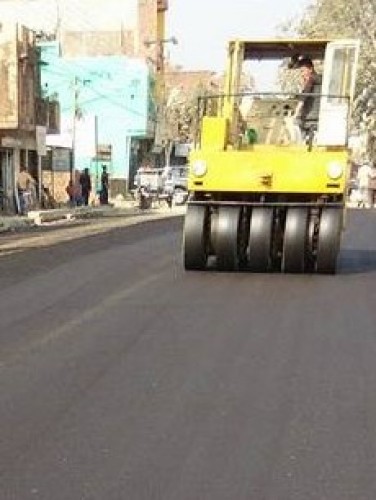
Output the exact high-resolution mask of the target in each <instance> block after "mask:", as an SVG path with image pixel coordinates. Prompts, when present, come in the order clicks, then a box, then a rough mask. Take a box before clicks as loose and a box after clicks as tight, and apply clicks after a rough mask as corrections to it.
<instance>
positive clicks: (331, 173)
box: [327, 161, 343, 181]
mask: <svg viewBox="0 0 376 500" xmlns="http://www.w3.org/2000/svg"><path fill="white" fill-rule="evenodd" d="M327 172H328V177H330V178H331V179H333V180H334V181H335V180H337V179H339V178H340V177H342V175H343V166H342V165H341V164H340V163H337V162H335V161H332V162H331V163H329V164H328V167H327Z"/></svg>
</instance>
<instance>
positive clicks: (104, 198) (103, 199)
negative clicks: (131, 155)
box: [99, 165, 110, 205]
mask: <svg viewBox="0 0 376 500" xmlns="http://www.w3.org/2000/svg"><path fill="white" fill-rule="evenodd" d="M109 182H110V181H109V176H108V172H107V167H106V166H105V165H103V166H102V175H101V191H100V195H99V201H100V204H101V205H108V188H109Z"/></svg>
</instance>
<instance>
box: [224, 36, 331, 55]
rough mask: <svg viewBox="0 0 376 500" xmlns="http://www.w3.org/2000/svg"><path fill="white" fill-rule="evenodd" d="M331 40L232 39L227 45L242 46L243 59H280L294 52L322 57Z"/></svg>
mask: <svg viewBox="0 0 376 500" xmlns="http://www.w3.org/2000/svg"><path fill="white" fill-rule="evenodd" d="M331 41H333V40H304V39H301V40H297V39H295V40H284V39H281V40H253V41H245V40H233V41H231V42H230V43H229V46H230V47H231V46H234V44H235V43H240V44H241V45H243V46H244V59H282V58H285V57H291V56H292V55H294V54H304V55H305V56H307V57H310V58H311V59H322V58H323V56H324V53H325V48H326V46H327V44H328V43H329V42H331Z"/></svg>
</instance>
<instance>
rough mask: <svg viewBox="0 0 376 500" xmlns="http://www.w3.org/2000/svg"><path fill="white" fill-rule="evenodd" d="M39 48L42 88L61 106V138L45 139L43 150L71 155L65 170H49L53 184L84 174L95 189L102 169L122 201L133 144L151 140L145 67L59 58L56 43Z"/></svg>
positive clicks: (115, 60)
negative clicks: (88, 176) (121, 196)
mask: <svg viewBox="0 0 376 500" xmlns="http://www.w3.org/2000/svg"><path fill="white" fill-rule="evenodd" d="M40 47H41V54H42V60H43V66H42V86H43V88H44V89H45V91H46V93H47V94H48V95H49V96H53V97H54V98H56V99H58V100H59V102H60V105H61V133H60V134H59V135H53V136H48V137H47V145H48V146H49V147H50V148H51V150H53V151H56V150H58V151H60V155H61V154H63V153H62V151H65V150H67V149H69V148H70V149H71V150H72V162H71V163H70V164H69V165H67V163H66V162H65V163H64V164H63V163H62V162H61V163H60V165H59V166H58V167H57V164H56V163H55V165H54V166H51V169H52V170H53V171H54V172H55V181H56V180H57V178H58V177H60V178H62V177H65V179H64V182H60V181H59V182H60V186H61V185H63V184H64V183H67V182H68V180H69V178H70V177H71V176H72V175H73V170H83V169H84V168H89V169H90V172H91V176H92V179H93V185H95V186H97V187H98V185H99V178H100V172H101V170H102V166H103V165H104V164H105V165H106V167H107V168H108V172H109V174H110V191H111V194H112V196H116V194H118V193H121V194H123V195H124V194H125V193H126V191H127V179H128V172H129V162H130V156H131V147H132V146H131V145H132V141H133V147H134V144H135V143H136V142H137V143H138V144H140V143H142V142H143V141H146V142H148V141H150V142H152V139H153V132H154V130H153V121H152V101H151V96H150V84H151V83H150V82H151V76H150V73H149V68H148V66H147V64H146V63H145V62H144V61H143V60H141V59H134V58H129V57H126V56H96V57H83V58H81V57H77V58H64V57H60V50H59V44H58V42H44V43H42V44H41V45H40ZM139 147H141V146H139ZM55 156H56V152H55ZM64 165H65V167H64ZM58 172H59V173H58ZM55 187H56V186H55ZM55 190H56V189H55ZM60 190H61V187H60ZM59 196H60V195H59Z"/></svg>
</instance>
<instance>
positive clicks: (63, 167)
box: [52, 148, 71, 172]
mask: <svg viewBox="0 0 376 500" xmlns="http://www.w3.org/2000/svg"><path fill="white" fill-rule="evenodd" d="M70 165H71V155H70V149H65V148H56V149H53V150H52V170H53V171H54V172H69V171H70Z"/></svg>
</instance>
